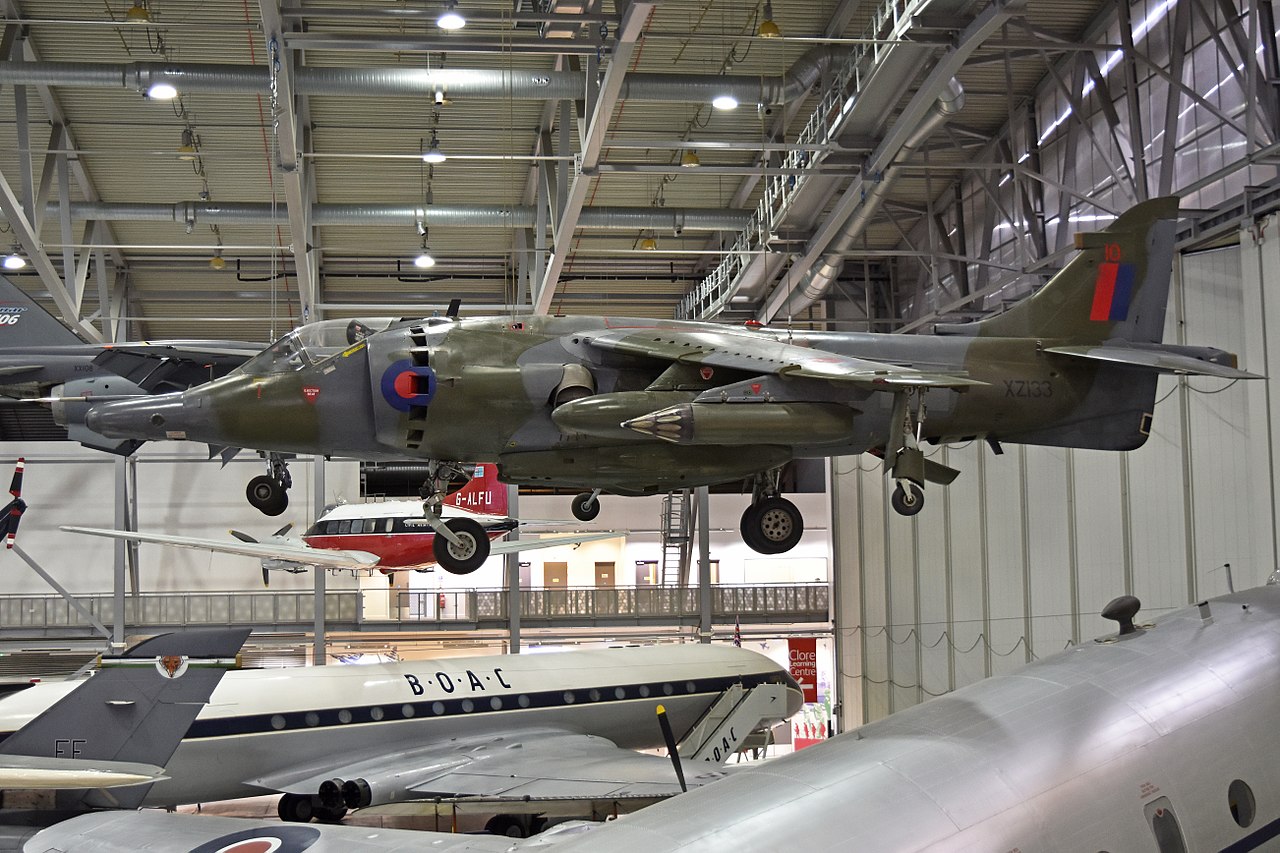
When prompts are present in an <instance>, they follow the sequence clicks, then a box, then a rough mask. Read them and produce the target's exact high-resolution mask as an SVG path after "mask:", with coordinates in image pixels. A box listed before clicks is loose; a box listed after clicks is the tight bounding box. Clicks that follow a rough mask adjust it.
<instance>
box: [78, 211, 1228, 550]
mask: <svg viewBox="0 0 1280 853" xmlns="http://www.w3.org/2000/svg"><path fill="white" fill-rule="evenodd" d="M1177 217H1178V199H1176V198H1157V199H1152V200H1150V201H1146V202H1143V203H1141V204H1138V205H1136V206H1135V207H1133V208H1131V209H1130V210H1128V211H1126V212H1125V213H1124V214H1122V215H1121V216H1119V217H1118V218H1117V219H1116V220H1115V221H1114V222H1112V223H1111V224H1110V225H1109V226H1108V227H1107V228H1105V229H1104V230H1102V231H1101V232H1096V233H1086V234H1078V235H1077V241H1076V243H1077V247H1078V248H1079V252H1078V254H1077V255H1076V256H1075V257H1074V258H1073V259H1072V260H1071V261H1070V262H1069V263H1068V264H1067V266H1066V267H1065V268H1064V269H1063V270H1062V271H1061V272H1059V273H1058V274H1057V275H1055V276H1054V277H1053V278H1052V279H1051V280H1050V281H1049V282H1048V283H1047V284H1045V285H1044V286H1043V287H1042V288H1040V289H1039V290H1038V291H1037V292H1036V293H1035V294H1033V295H1032V296H1030V297H1028V298H1026V299H1024V300H1022V301H1021V302H1019V303H1018V304H1016V305H1014V306H1013V307H1012V308H1010V309H1009V310H1007V311H1005V312H1004V313H1002V314H999V315H995V316H992V317H988V318H986V319H983V320H980V321H977V322H973V323H968V324H964V325H954V326H938V327H937V328H936V329H935V333H934V334H932V335H890V334H874V333H845V332H795V331H791V330H774V329H767V328H733V327H728V326H724V325H718V324H713V323H701V322H680V321H662V320H642V319H625V318H614V317H554V316H536V317H528V318H524V319H512V318H510V317H506V318H467V319H459V318H458V317H457V316H456V312H450V314H449V315H448V316H445V317H433V318H430V319H424V320H413V321H391V320H382V321H368V322H365V321H357V320H350V321H348V320H329V321H322V322H319V323H314V324H311V325H307V326H303V327H301V328H299V329H296V330H295V331H293V332H292V333H290V334H289V335H287V336H285V337H284V338H281V339H280V340H279V341H277V342H276V343H274V344H273V345H271V346H270V347H269V348H267V349H266V350H264V351H263V352H261V353H260V354H259V355H257V356H255V357H253V358H252V359H250V360H249V361H247V362H245V363H244V364H243V365H241V366H240V367H239V368H237V369H236V370H234V371H232V372H231V373H230V374H228V375H226V376H223V377H221V378H218V379H214V380H213V381H210V382H207V383H205V384H203V385H199V386H196V387H193V388H191V389H189V390H186V391H183V392H181V393H172V394H161V395H155V396H152V397H147V398H141V399H136V400H118V401H110V402H103V403H99V404H95V405H92V406H90V407H87V410H86V411H84V412H83V428H84V429H86V430H88V431H91V432H92V433H94V434H96V435H99V436H101V437H103V440H102V442H101V444H104V445H105V444H108V443H110V442H111V441H125V440H127V441H131V442H137V441H145V440H165V439H180V440H188V441H200V442H205V443H208V444H209V445H210V446H211V447H213V448H215V449H218V448H244V447H248V448H254V449H256V450H259V451H262V452H267V453H270V454H272V455H273V456H274V457H276V458H277V460H279V458H280V457H279V454H289V453H311V454H321V455H331V456H332V455H339V456H351V457H356V458H361V459H370V460H376V459H405V458H425V459H427V460H429V462H428V468H429V469H430V471H431V474H430V475H429V477H428V478H427V482H426V483H425V484H424V486H423V498H424V515H425V517H426V518H427V519H428V520H429V521H431V522H433V527H434V529H435V531H436V532H437V533H438V534H440V535H441V537H442V541H443V543H444V544H442V546H441V547H442V549H443V550H444V551H445V552H448V553H454V554H456V555H457V556H458V558H459V559H471V558H473V557H474V556H475V555H477V554H480V555H487V551H486V550H485V549H486V548H487V542H486V541H482V540H485V537H484V536H483V535H482V534H481V533H479V532H477V531H475V530H474V529H470V530H464V529H455V527H456V525H450V524H449V523H446V522H445V521H443V520H441V519H440V517H439V507H440V505H441V503H442V499H443V495H444V494H446V493H447V492H448V491H449V489H450V486H451V484H453V483H456V482H457V481H458V480H459V479H461V480H463V481H465V478H466V476H467V471H468V469H469V467H470V466H471V465H473V464H474V463H478V462H487V463H496V464H497V466H498V475H499V477H500V478H501V479H502V481H503V482H506V483H517V484H536V485H545V486H556V487H568V488H576V489H581V490H582V493H581V494H580V495H579V496H578V498H576V499H575V500H574V503H573V511H574V514H575V516H577V517H578V518H579V519H582V520H589V519H591V518H594V517H595V515H596V514H597V513H598V512H599V503H598V497H599V495H600V494H601V493H602V492H610V493H614V494H620V495H647V494H655V493H660V492H666V491H671V490H675V489H683V488H689V487H693V486H702V485H710V484H715V483H724V482H731V481H735V480H744V479H749V480H751V482H752V484H753V485H752V503H751V505H750V506H749V507H748V508H747V510H746V511H745V512H744V513H743V516H742V523H741V531H742V536H743V538H744V540H745V541H746V542H747V544H748V545H750V546H751V547H752V548H754V549H755V550H756V551H759V552H761V553H765V554H777V553H782V552H784V551H787V550H789V549H791V548H792V547H794V546H795V545H796V543H797V542H798V541H799V540H800V537H801V534H802V532H803V528H804V522H803V519H802V517H801V514H800V512H799V510H798V509H797V508H796V506H795V505H794V504H793V503H791V502H790V501H788V500H786V499H785V498H783V497H782V494H781V486H780V482H779V481H780V477H779V472H780V468H781V466H782V465H784V464H785V463H787V462H789V461H791V460H793V459H799V458H819V457H829V456H836V455H846V454H857V453H864V452H870V453H874V454H876V455H878V456H880V457H882V458H883V459H884V460H885V468H886V472H887V474H888V476H889V477H891V478H892V479H893V480H894V483H895V488H894V491H893V496H892V503H893V506H894V508H895V509H896V510H897V511H898V512H899V513H902V514H904V515H914V514H915V513H917V512H919V511H920V509H921V508H922V506H923V504H924V492H923V488H924V484H925V482H926V481H930V482H937V483H944V484H945V483H949V482H951V481H952V480H953V479H954V478H955V477H956V475H957V474H958V472H957V471H955V470H954V469H951V468H948V467H946V466H943V465H940V464H938V463H936V462H933V461H931V460H928V459H926V458H925V456H924V452H923V451H922V449H921V444H922V443H923V442H926V441H927V442H933V443H938V442H946V441H953V440H961V439H973V438H982V439H985V440H986V441H987V442H989V443H990V444H991V446H992V447H993V448H994V449H997V451H998V449H999V447H1000V443H1001V442H1015V443H1025V444H1040V445H1051V446H1059V447H1076V448H1092V449H1101V450H1132V449H1134V448H1137V447H1139V446H1141V445H1142V444H1143V442H1145V441H1146V438H1147V436H1148V434H1149V432H1150V429H1151V421H1152V417H1153V411H1154V407H1155V398H1156V382H1157V379H1158V377H1159V376H1160V375H1161V374H1184V375H1185V374H1194V375H1205V376H1214V377H1221V378H1224V379H1239V378H1250V377H1252V374H1249V373H1246V372H1244V371H1242V370H1240V369H1238V367H1237V366H1236V358H1235V356H1234V355H1232V354H1230V353H1227V352H1223V351H1222V350H1218V349H1214V348H1210V347H1191V346H1177V345H1169V344H1163V343H1162V342H1161V340H1162V336H1163V333H1164V326H1165V310H1166V306H1167V303H1168V298H1169V281H1170V276H1171V271H1172V265H1173V257H1174V235H1175V222H1176V220H1177ZM926 398H927V403H928V405H927V407H926ZM77 411H80V410H77ZM287 482H288V480H287V471H284V470H283V462H278V464H277V467H276V468H273V474H272V476H267V477H262V478H257V480H255V486H254V489H253V490H251V495H250V497H251V499H252V500H253V501H254V502H255V503H256V504H257V505H258V506H259V507H260V508H262V509H264V510H265V511H268V512H272V511H274V512H279V511H280V509H279V507H281V506H282V504H281V503H280V495H282V494H283V490H284V488H285V486H286V485H287Z"/></svg>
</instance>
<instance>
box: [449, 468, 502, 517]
mask: <svg viewBox="0 0 1280 853" xmlns="http://www.w3.org/2000/svg"><path fill="white" fill-rule="evenodd" d="M444 502H445V504H447V505H449V506H456V507H457V508H458V509H465V510H468V511H470V512H481V513H485V514H487V515H506V514H507V487H506V485H504V484H503V483H500V482H498V466H497V465H493V464H491V463H485V464H483V465H477V466H476V467H475V471H474V472H473V473H472V475H471V479H470V480H468V481H467V484H466V485H465V486H463V487H462V488H461V489H458V491H456V492H454V493H453V494H451V495H449V496H448V497H447V498H445V501H444Z"/></svg>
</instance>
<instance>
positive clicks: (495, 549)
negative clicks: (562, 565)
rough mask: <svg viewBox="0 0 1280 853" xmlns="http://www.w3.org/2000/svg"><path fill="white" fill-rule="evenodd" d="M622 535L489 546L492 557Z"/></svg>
mask: <svg viewBox="0 0 1280 853" xmlns="http://www.w3.org/2000/svg"><path fill="white" fill-rule="evenodd" d="M619 535H620V534H618V533H614V532H613V531H609V532H607V533H573V534H568V535H565V536H543V537H541V538H539V539H516V540H515V541H512V540H510V539H501V540H499V541H497V542H494V543H493V544H492V545H491V546H489V554H490V555H491V556H493V555H497V554H512V553H517V552H520V551H536V550H538V549H539V548H555V547H556V546H558V545H577V544H578V543H581V542H595V541H597V540H599V539H617V538H618V536H619Z"/></svg>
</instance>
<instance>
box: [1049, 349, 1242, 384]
mask: <svg viewBox="0 0 1280 853" xmlns="http://www.w3.org/2000/svg"><path fill="white" fill-rule="evenodd" d="M1045 352H1051V353H1056V354H1057V355H1069V356H1073V357H1075V358H1084V359H1089V360H1091V361H1104V362H1108V363H1110V364H1125V365H1128V366H1129V367H1143V368H1147V369H1148V370H1155V371H1157V372H1159V373H1173V374H1179V375H1189V376H1215V377H1217V378H1219V379H1262V378H1263V377H1261V376H1259V375H1258V374H1256V373H1249V372H1248V371H1247V370H1241V369H1240V368H1238V367H1236V366H1235V364H1234V363H1232V364H1223V363H1221V362H1218V361H1209V360H1208V359H1205V358H1196V357H1195V356H1193V355H1189V354H1186V353H1180V352H1171V351H1169V350H1167V349H1163V348H1156V347H1151V348H1146V347H1126V346H1111V345H1107V344H1103V345H1101V346H1094V347H1089V346H1065V347H1048V348H1046V349H1045ZM1213 354H1214V355H1217V356H1219V357H1220V356H1225V355H1227V354H1226V353H1221V352H1220V351H1214V353H1213ZM1230 360H1231V361H1232V362H1234V361H1235V357H1234V356H1230Z"/></svg>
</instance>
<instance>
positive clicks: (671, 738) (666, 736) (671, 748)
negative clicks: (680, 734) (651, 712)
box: [658, 705, 689, 791]
mask: <svg viewBox="0 0 1280 853" xmlns="http://www.w3.org/2000/svg"><path fill="white" fill-rule="evenodd" d="M658 725H659V726H661V727H662V739H663V740H664V741H666V743H667V755H668V756H670V758H671V766H672V767H674V768H675V769H676V779H678V780H679V781H680V790H681V791H688V790H689V786H688V785H686V784H685V783H684V768H683V767H681V766H680V753H679V752H677V751H676V736H675V735H674V734H672V733H671V723H670V722H669V721H668V720H667V709H666V708H665V707H664V706H662V705H659V706H658Z"/></svg>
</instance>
